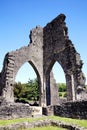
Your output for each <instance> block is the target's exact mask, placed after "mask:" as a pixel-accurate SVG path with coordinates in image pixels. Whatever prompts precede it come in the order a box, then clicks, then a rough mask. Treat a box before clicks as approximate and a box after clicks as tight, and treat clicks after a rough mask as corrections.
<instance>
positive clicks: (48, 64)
mask: <svg viewBox="0 0 87 130" xmlns="http://www.w3.org/2000/svg"><path fill="white" fill-rule="evenodd" d="M65 18H66V16H65V15H64V14H60V15H59V16H58V17H56V18H55V19H54V20H53V21H51V22H50V23H48V24H47V25H46V26H45V27H44V28H42V27H40V26H37V27H36V28H34V29H32V30H31V32H30V43H29V45H28V46H24V47H22V48H20V49H18V50H16V51H12V52H8V53H7V54H6V56H5V58H4V62H3V68H2V71H1V73H0V99H1V101H0V103H1V108H0V117H2V115H3V114H4V112H5V113H6V112H7V110H8V111H9V112H7V113H10V114H7V113H6V114H7V115H10V116H11V114H13V113H16V115H17V114H19V115H21V114H22V115H23V116H26V115H27V113H29V116H30V115H31V111H32V110H31V109H29V106H20V105H19V106H18V105H15V103H14V92H13V90H14V83H15V77H16V75H17V72H18V70H19V69H20V67H21V66H22V65H23V64H24V63H26V62H28V63H30V64H31V66H32V67H33V69H34V70H35V72H36V74H37V78H38V85H39V91H40V100H39V106H41V107H42V108H43V113H45V114H49V113H50V112H49V111H53V113H54V114H56V115H60V116H61V115H62V116H63V114H64V111H65V116H69V115H70V114H71V112H72V115H73V112H75V111H74V110H73V109H75V110H76V109H77V108H78V109H79V113H76V114H75V113H74V115H75V116H76V117H78V115H79V116H80V117H84V116H85V118H87V114H85V113H87V109H86V108H87V102H86V101H87V100H86V99H87V93H86V88H85V80H86V79H85V77H84V75H83V72H82V65H83V63H82V60H81V59H80V54H79V53H78V52H77V51H76V49H75V47H74V45H73V43H72V41H71V40H70V39H69V37H68V28H67V26H66V23H65ZM56 61H57V62H58V63H59V64H60V65H61V67H62V69H63V71H64V74H65V78H66V86H67V102H66V103H65V104H63V105H62V104H60V99H59V97H58V90H57V87H56V83H55V79H54V76H53V73H52V67H53V65H54V64H55V62H56ZM8 104H13V106H14V107H13V106H12V105H8ZM6 105H8V107H6ZM72 106H73V107H72ZM82 106H83V107H82ZM80 107H81V108H80ZM2 108H3V111H2ZM9 108H10V110H9ZM82 108H84V109H83V111H82ZM20 109H21V111H20ZM67 109H68V112H67ZM80 109H81V110H80ZM17 110H18V111H19V113H17ZM62 111H63V113H62ZM80 111H82V113H84V111H85V113H84V115H81V112H80ZM20 112H22V113H20ZM23 113H24V114H23ZM66 113H67V114H66ZM4 115H5V114H4ZM7 115H5V116H4V117H6V116H7ZM13 115H15V114H13ZM72 115H71V116H72Z"/></svg>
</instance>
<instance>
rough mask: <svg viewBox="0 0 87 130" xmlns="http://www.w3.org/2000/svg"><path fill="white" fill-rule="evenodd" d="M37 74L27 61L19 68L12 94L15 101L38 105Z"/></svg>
mask: <svg viewBox="0 0 87 130" xmlns="http://www.w3.org/2000/svg"><path fill="white" fill-rule="evenodd" d="M38 82H40V81H38V75H37V74H36V73H35V70H34V69H33V67H32V66H31V64H29V63H28V62H27V63H25V64H23V65H22V66H21V68H20V69H19V71H18V73H17V75H16V79H15V84H14V96H15V101H16V102H22V103H27V104H29V105H34V106H38V105H39V94H40V92H39V83H38Z"/></svg>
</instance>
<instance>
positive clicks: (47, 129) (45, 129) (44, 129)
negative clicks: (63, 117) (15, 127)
mask: <svg viewBox="0 0 87 130" xmlns="http://www.w3.org/2000/svg"><path fill="white" fill-rule="evenodd" d="M22 130H66V129H64V128H58V127H54V126H46V127H36V128H29V129H22Z"/></svg>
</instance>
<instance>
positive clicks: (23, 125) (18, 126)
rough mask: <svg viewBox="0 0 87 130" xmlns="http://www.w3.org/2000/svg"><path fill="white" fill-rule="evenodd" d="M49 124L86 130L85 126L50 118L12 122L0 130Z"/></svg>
mask: <svg viewBox="0 0 87 130" xmlns="http://www.w3.org/2000/svg"><path fill="white" fill-rule="evenodd" d="M49 125H52V126H58V127H62V128H66V129H67V130H86V129H85V128H82V127H79V126H76V125H73V124H67V123H65V122H61V121H54V120H50V119H48V120H41V121H36V122H32V123H29V122H24V123H19V124H12V125H9V126H1V127H0V130H18V129H26V128H34V127H42V126H49Z"/></svg>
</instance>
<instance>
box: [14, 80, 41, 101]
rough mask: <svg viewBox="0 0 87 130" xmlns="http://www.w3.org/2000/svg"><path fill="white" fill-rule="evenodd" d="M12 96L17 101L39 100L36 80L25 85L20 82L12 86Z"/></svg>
mask: <svg viewBox="0 0 87 130" xmlns="http://www.w3.org/2000/svg"><path fill="white" fill-rule="evenodd" d="M14 96H15V97H16V98H17V99H18V100H22V101H23V100H35V101H36V100H39V88H38V80H37V79H34V80H30V79H29V81H28V83H26V84H21V83H20V82H18V83H15V85H14Z"/></svg>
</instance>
